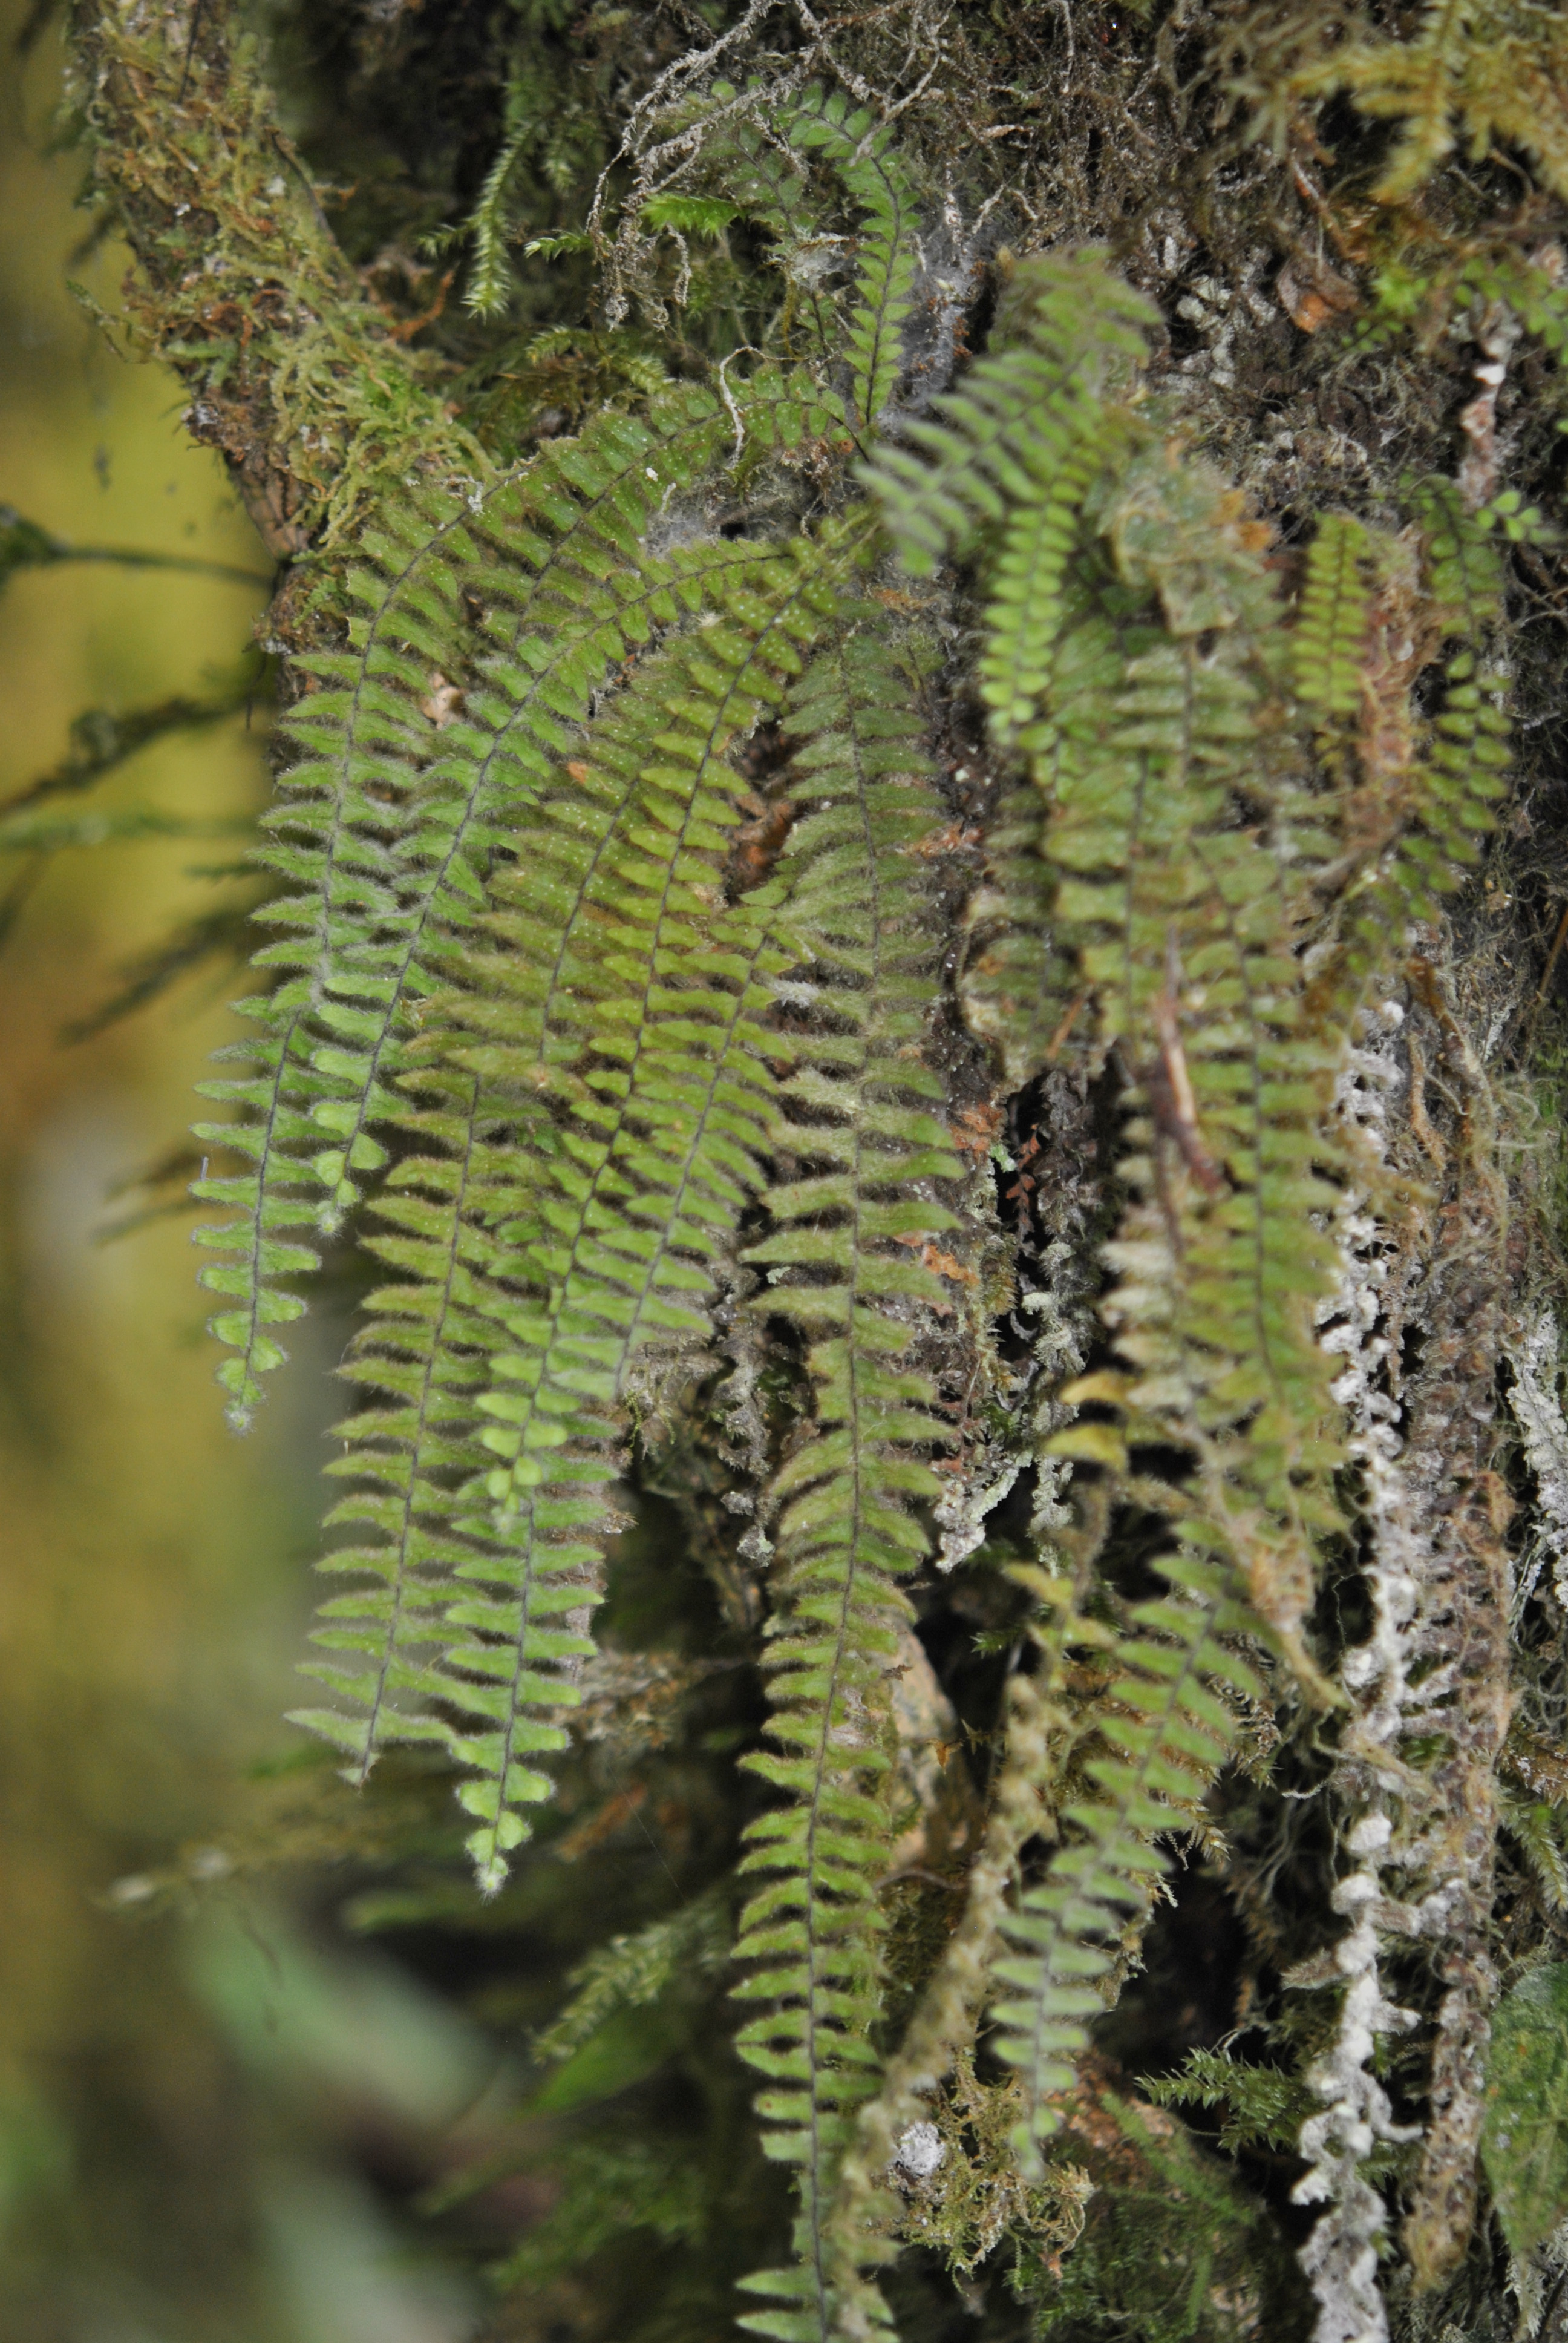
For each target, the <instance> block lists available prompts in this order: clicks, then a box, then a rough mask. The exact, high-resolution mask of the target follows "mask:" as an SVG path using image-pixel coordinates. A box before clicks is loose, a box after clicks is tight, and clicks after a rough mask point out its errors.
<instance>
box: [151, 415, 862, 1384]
mask: <svg viewBox="0 0 1568 2343" xmlns="http://www.w3.org/2000/svg"><path fill="white" fill-rule="evenodd" d="M833 421H834V415H833V411H832V409H831V408H830V407H825V406H824V405H823V404H822V402H821V400H820V398H819V396H818V394H817V393H816V391H815V389H814V387H812V386H811V385H810V383H809V380H807V379H806V378H805V377H783V376H780V375H779V374H778V373H777V372H776V371H775V370H772V369H768V370H765V371H764V372H763V373H762V374H761V375H760V376H759V377H757V378H755V379H754V380H753V381H752V382H751V383H750V384H749V386H748V390H747V435H748V442H749V445H752V446H754V447H760V448H766V447H781V448H784V449H788V448H789V447H793V446H796V445H798V444H799V442H800V441H801V440H802V439H803V438H805V437H809V436H810V435H811V434H812V433H815V432H818V431H820V430H824V429H827V428H829V427H831V426H832V424H833ZM732 431H733V425H732V421H731V417H730V414H729V410H728V409H727V408H726V407H725V405H724V403H723V402H722V401H721V400H719V399H717V398H715V397H712V396H710V395H709V394H708V393H706V392H703V391H699V390H695V389H691V388H683V389H680V390H678V391H672V392H670V393H669V394H668V396H667V397H664V398H663V399H662V400H661V401H659V402H658V403H657V405H656V406H655V407H654V409H653V412H652V413H651V414H650V416H649V417H648V418H647V419H646V420H641V419H638V418H634V417H628V416H623V415H614V414H610V415H601V416H598V417H596V418H595V419H594V420H593V421H592V423H590V425H589V426H588V428H587V429H586V430H585V431H584V432H583V434H582V435H581V437H579V438H578V439H576V440H574V441H570V442H568V443H565V444H564V445H561V446H558V447H551V448H549V449H548V450H547V451H546V452H545V453H544V454H543V455H542V456H540V457H539V458H538V459H536V461H535V462H534V463H533V464H532V465H530V466H529V467H528V468H526V469H525V470H524V471H523V472H522V473H520V474H518V475H517V476H515V477H513V478H509V479H508V480H507V481H505V482H503V483H502V484H500V486H498V488H494V489H493V490H491V491H489V492H488V493H487V494H485V495H480V494H479V492H477V491H476V492H475V496H474V498H473V499H472V500H471V502H469V503H466V502H465V501H464V500H463V499H462V498H455V497H454V498H446V499H436V500H435V501H434V502H419V503H417V504H414V505H411V506H410V507H409V508H407V509H405V510H404V511H403V512H402V513H400V514H397V515H394V516H392V517H390V518H388V519H387V520H386V521H385V522H384V524H383V526H382V528H380V530H379V531H377V532H373V533H370V534H368V535H367V538H365V539H364V541H363V550H364V552H365V553H366V555H367V561H366V564H365V566H364V567H363V568H360V569H359V570H357V571H356V572H355V573H354V575H353V577H352V578H351V580H350V584H351V588H352V590H353V592H354V594H355V596H356V598H357V601H358V603H359V605H360V611H361V615H360V616H359V617H358V618H356V619H355V621H354V622H353V624H352V625H351V628H350V645H349V648H348V649H347V650H345V651H341V652H333V653H321V654H318V655H317V656H316V657H315V658H313V659H308V660H306V661H304V662H302V664H304V665H305V666H306V667H307V669H309V670H310V671H311V672H312V674H313V675H314V676H315V678H316V679H317V689H315V690H313V691H311V692H309V693H308V694H307V697H306V699H304V701H303V702H302V704H301V705H300V707H299V708H298V709H297V710H296V711H295V714H294V716H293V718H292V719H291V731H292V734H293V737H294V739H296V741H297V743H298V744H299V745H300V747H301V748H302V749H304V750H305V752H306V755H305V759H304V761H303V762H302V763H301V764H300V765H298V766H297V768H296V769H294V770H293V771H292V772H291V773H289V774H287V775H286V777H285V779H284V784H283V786H284V789H285V792H286V798H285V802H284V804H283V805H282V806H281V807H280V808H279V809H277V810H276V812H275V813H274V814H273V815H272V816H271V817H269V822H270V827H271V829H272V831H273V834H274V843H273V844H272V845H271V846H270V847H269V848H268V849H267V850H266V857H265V859H266V860H267V861H268V862H269V863H270V865H271V867H272V868H273V869H274V870H276V871H277V872H278V873H279V874H280V875H281V876H282V877H283V878H284V880H286V882H287V884H286V890H285V891H284V892H283V893H282V894H280V895H279V896H278V898H277V899H276V900H274V901H273V902H271V903H269V904H268V906H267V907H266V912H265V914H264V916H265V917H266V919H267V920H269V921H270V922H271V923H272V924H274V925H276V926H277V927H279V928H281V929H283V930H285V932H284V934H283V935H282V936H281V937H280V938H279V939H278V940H277V941H276V942H275V943H272V944H269V945H267V946H266V947H265V948H264V949H263V950H262V951H261V952H260V953H258V954H257V960H258V962H259V963H260V964H261V965H264V966H266V967H268V968H274V969H276V968H281V969H283V970H286V975H285V976H284V978H283V980H282V981H281V982H280V983H277V984H276V986H275V988H274V989H273V990H271V991H270V992H269V993H267V994H266V995H265V996H259V997H257V998H256V999H255V1000H254V1001H246V1002H245V1003H243V1004H242V1007H243V1009H244V1011H245V1013H246V1015H247V1016H248V1017H250V1018H251V1019H253V1020H254V1021H256V1023H257V1024H258V1026H259V1027H260V1032H259V1034H258V1036H257V1038H256V1041H254V1042H249V1043H246V1044H244V1045H239V1046H236V1048H234V1049H233V1050H231V1051H228V1052H226V1054H227V1055H229V1056H230V1057H232V1058H236V1059H241V1060H246V1061H249V1064H250V1067H251V1069H252V1071H248V1072H246V1073H244V1074H241V1075H238V1076H232V1077H230V1076H226V1077H224V1078H222V1079H220V1080H218V1081H214V1082H211V1083H209V1084H208V1085H207V1086H206V1090H207V1095H208V1096H209V1097H215V1098H218V1099H222V1100H224V1101H227V1102H229V1103H230V1104H231V1105H233V1106H236V1107H237V1108H238V1109H239V1110H240V1111H241V1115H242V1118H243V1119H242V1120H240V1121H236V1122H235V1123H226V1124H221V1125H216V1124H215V1125H205V1126H203V1127H202V1130H201V1133H200V1135H201V1136H203V1137H204V1138H206V1139H208V1140H209V1141H213V1142H215V1143H216V1144H221V1145H232V1146H235V1147H237V1148H238V1149H239V1150H240V1151H243V1152H245V1153H247V1154H249V1155H251V1156H252V1157H253V1158H254V1161H255V1169H254V1171H247V1172H244V1173H242V1174H237V1175H230V1176H225V1177H219V1178H215V1179H213V1180H210V1181H206V1182H201V1183H199V1184H198V1187H197V1191H196V1192H197V1193H198V1194H200V1195H201V1196H203V1197H204V1198H206V1200H207V1201H208V1202H214V1203H218V1204H223V1205H226V1206H229V1207H230V1208H232V1209H233V1210H234V1211H235V1212H236V1218H235V1219H234V1220H232V1221H230V1222H227V1223H226V1224H220V1225H217V1226H215V1227H211V1228H208V1229H206V1230H203V1231H202V1232H199V1235H200V1241H201V1242H203V1243H205V1244H206V1245H207V1246H209V1247H210V1248H212V1249H213V1250H215V1251H216V1252H218V1253H219V1254H220V1255H221V1256H222V1258H221V1259H220V1260H219V1261H217V1262H213V1263H210V1264H209V1265H208V1266H207V1267H206V1269H205V1270H204V1271H203V1272H202V1278H203V1282H204V1283H205V1284H206V1285H207V1286H208V1288H209V1289H210V1290H212V1291H213V1292H218V1293H222V1294H225V1295H227V1296H229V1297H231V1298H232V1301H233V1302H234V1303H235V1305H236V1306H234V1307H232V1308H230V1309H227V1310H226V1311H224V1312H221V1313H220V1314H219V1316H218V1317H217V1318H216V1319H215V1320H214V1322H213V1331H214V1332H215V1333H216V1334H217V1336H218V1338H219V1340H220V1341H223V1342H227V1343H229V1344H231V1345H232V1346H233V1347H234V1349H235V1351H236V1353H237V1355H236V1357H235V1358H233V1359H231V1360H229V1361H227V1362H226V1364H225V1365H224V1367H223V1369H222V1371H221V1380H222V1382H223V1383H224V1386H225V1388H226V1390H227V1391H228V1393H230V1413H231V1415H232V1416H233V1418H234V1420H235V1421H236V1423H238V1424H241V1425H243V1423H245V1422H246V1421H247V1420H248V1417H249V1414H250V1413H251V1411H252V1409H253V1408H254V1407H255V1405H256V1401H257V1400H258V1398H259V1397H260V1382H259V1378H260V1376H261V1375H262V1374H263V1373H266V1370H267V1369H268V1368H270V1367H272V1366H275V1365H276V1363H278V1361H279V1360H280V1359H281V1357H282V1355H283V1353H282V1352H281V1350H280V1349H279V1347H278V1345H277V1343H276V1340H275V1339H274V1338H273V1337H272V1336H271V1334H270V1333H268V1332H267V1331H266V1330H267V1328H268V1327H269V1326H271V1325H275V1324H277V1323H279V1322H286V1321H287V1320H289V1319H292V1318H295V1317H297V1315H298V1314H299V1312H300V1310H301V1308H302V1306H303V1305H302V1304H301V1302H300V1301H299V1299H298V1297H297V1295H296V1294H294V1293H293V1292H289V1291H287V1290H286V1288H284V1287H283V1286H282V1285H281V1283H280V1281H282V1280H285V1279H288V1278H292V1277H297V1276H298V1275H300V1274H302V1273H304V1272H307V1271H309V1270H310V1269H311V1268H312V1267H314V1265H315V1256H314V1253H313V1252H312V1251H311V1249H310V1247H309V1245H308V1244H307V1243H306V1242H301V1241H300V1232H302V1231H308V1230H309V1229H311V1228H312V1226H313V1225H316V1224H319V1225H321V1226H322V1227H324V1228H327V1229H331V1228H333V1227H335V1226H336V1225H337V1222H339V1221H340V1220H341V1218H342V1216H343V1214H344V1213H345V1212H347V1211H348V1210H350V1209H351V1208H352V1206H353V1205H354V1203H355V1202H356V1200H357V1197H358V1195H359V1193H360V1192H361V1190H362V1189H363V1187H364V1185H365V1182H366V1181H367V1178H368V1177H370V1176H371V1175H373V1174H374V1173H375V1172H377V1171H378V1170H379V1169H380V1167H381V1166H382V1165H384V1163H385V1161H386V1160H387V1151H386V1147H385V1144H384V1142H383V1141H382V1140H380V1139H378V1138H377V1137H376V1135H375V1132H376V1130H377V1126H378V1125H380V1124H382V1123H384V1122H385V1121H387V1119H388V1118H389V1117H392V1118H394V1119H395V1114H396V1109H395V1106H394V1101H395V1099H396V1096H397V1091H396V1081H397V1074H398V1071H399V1070H400V1068H401V1066H402V1064H403V1053H404V1051H405V1048H406V1044H407V1036H408V1032H409V1030H410V1025H411V1022H412V1021H413V1020H414V1018H415V1016H416V1013H417V1004H418V1002H419V1001H421V1000H422V999H424V998H426V997H427V996H428V994H429V993H430V991H431V990H433V989H436V988H437V987H438V985H439V984H440V983H441V982H442V981H443V977H442V969H443V962H444V958H445V957H446V956H447V954H449V952H450V950H451V944H450V938H451V936H452V935H453V933H454V932H460V931H461V930H462V929H463V928H464V927H465V926H466V925H467V922H468V921H469V920H471V918H472V916H473V913H474V910H475V907H476V905H477V902H478V900H479V899H480V893H481V888H482V880H483V875H484V872H485V870H487V867H488V865H489V863H490V861H491V860H492V859H493V857H494V856H495V854H496V852H497V851H498V848H499V846H500V845H501V843H502V841H503V840H504V839H505V836H506V832H507V826H508V822H510V821H511V820H515V819H516V817H517V815H518V812H519V811H520V810H521V809H523V808H524V807H526V806H527V805H528V803H530V802H531V800H532V799H533V798H534V796H535V795H536V794H537V792H538V789H539V787H540V786H541V784H542V782H543V781H544V779H545V778H546V777H547V776H548V773H549V771H550V769H551V767H552V761H553V760H554V759H557V758H558V756H559V755H560V754H561V753H562V752H563V751H564V750H565V749H566V748H567V747H568V744H569V741H570V739H571V732H572V728H573V727H574V726H575V725H577V724H579V723H580V722H581V721H582V720H583V719H585V718H586V716H587V715H588V709H589V706H590V703H591V700H592V697H593V695H594V693H595V692H596V691H597V690H598V689H599V688H600V687H601V685H602V684H603V683H604V681H605V679H606V677H607V675H608V673H609V672H610V671H611V670H613V669H615V668H617V667H618V665H619V664H620V663H621V662H623V661H624V660H625V659H628V657H632V656H635V655H636V654H637V652H638V650H639V649H641V648H642V647H643V646H645V645H646V644H647V643H648V641H649V640H650V639H651V638H653V637H654V636H655V635H656V634H657V633H658V631H659V630H660V629H663V628H669V627H672V626H675V625H678V624H679V623H681V622H682V621H683V620H686V619H689V618H690V617H691V616H692V615H693V614H694V613H696V612H697V611H699V609H700V608H702V607H703V605H704V603H705V602H706V601H709V600H710V599H712V598H714V597H715V596H718V597H721V596H722V594H723V591H724V588H725V586H726V583H727V581H728V580H729V578H731V577H732V576H733V575H734V574H735V573H736V572H737V570H738V568H743V567H744V565H745V563H746V562H747V561H748V560H750V559H754V558H755V548H754V547H749V546H747V545H744V544H739V545H738V544H735V543H732V542H731V541H729V540H727V539H725V538H719V537H710V536H708V535H706V534H704V533H703V532H701V531H700V530H698V529H692V530H691V531H690V532H689V537H690V541H689V542H682V541H681V539H682V536H683V534H684V533H685V532H683V529H682V527H681V524H680V522H679V519H678V508H679V503H680V500H681V499H682V498H686V497H689V495H690V494H691V493H692V492H693V491H695V490H696V489H697V488H699V487H700V484H701V482H702V480H703V478H705V476H706V475H707V474H708V472H709V470H711V468H713V466H714V465H715V463H716V462H717V461H718V460H719V458H720V456H721V455H723V454H724V453H726V452H727V451H728V450H729V447H730V444H731V437H732ZM672 507H673V508H675V509H674V510H672ZM667 517H668V518H667ZM661 526H662V527H663V528H666V529H667V531H668V541H667V542H665V543H663V544H662V545H660V543H659V542H658V538H659V533H660V529H661ZM285 1232H287V1233H285Z"/></svg>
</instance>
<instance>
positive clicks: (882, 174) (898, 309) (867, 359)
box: [784, 88, 919, 434]
mask: <svg viewBox="0 0 1568 2343" xmlns="http://www.w3.org/2000/svg"><path fill="white" fill-rule="evenodd" d="M784 135H785V136H786V137H787V138H788V139H789V143H790V144H791V145H792V146H796V147H798V148H800V149H803V150H804V151H805V152H806V153H808V154H819V155H821V156H824V157H825V158H826V160H827V161H829V163H831V165H832V166H833V167H834V169H835V170H836V171H837V173H838V175H839V178H840V180H841V181H842V183H843V186H844V191H845V193H846V194H847V195H848V196H849V200H850V201H851V203H853V204H855V205H857V206H859V210H860V212H861V214H862V215H863V217H862V222H861V227H860V234H859V245H858V250H857V261H858V266H857V271H856V278H855V288H854V293H853V297H852V299H851V302H850V307H849V321H848V322H849V339H848V355H849V404H850V408H851V411H852V414H853V417H854V419H855V422H856V425H857V427H858V428H859V431H860V432H861V433H863V434H864V433H869V432H870V431H873V430H875V429H877V428H878V427H879V426H880V424H881V422H882V420H883V417H884V416H885V414H886V412H887V410H888V408H889V407H890V406H891V404H892V400H893V397H894V393H895V392H896V391H897V389H898V386H899V377H900V373H901V371H902V343H901V337H902V332H903V327H904V325H905V323H906V321H907V319H908V317H909V315H910V309H911V308H912V307H913V306H914V287H915V271H916V264H917V246H916V241H915V238H916V231H917V227H918V225H919V223H918V220H917V217H916V212H915V197H914V188H913V186H912V185H911V183H910V175H909V170H908V168H907V166H906V165H905V163H904V161H903V158H902V156H900V154H899V151H898V149H897V147H896V146H894V144H893V134H892V131H891V129H890V128H889V127H888V126H885V125H879V124H878V123H877V121H876V119H875V117H874V116H872V115H871V114H870V113H869V112H868V111H867V110H866V109H864V108H861V109H860V110H859V112H856V113H851V112H850V111H849V102H848V100H847V99H846V98H845V96H844V94H843V92H842V91H841V90H833V91H824V90H822V89H820V88H811V89H808V90H806V91H804V92H803V93H802V95H801V96H800V97H799V98H798V99H797V100H796V102H795V110H794V112H793V114H792V116H790V117H789V120H788V122H787V123H786V125H785V133H784Z"/></svg>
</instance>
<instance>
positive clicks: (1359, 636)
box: [1291, 513, 1371, 731]
mask: <svg viewBox="0 0 1568 2343" xmlns="http://www.w3.org/2000/svg"><path fill="white" fill-rule="evenodd" d="M1367 552H1368V546H1367V536H1366V531H1365V530H1364V529H1363V528H1362V525H1361V523H1360V522H1359V521H1358V520H1354V519H1352V517H1351V516H1350V514H1349V513H1325V514H1324V515H1323V517H1322V519H1321V520H1320V521H1319V523H1318V527H1317V533H1316V535H1315V536H1314V537H1313V538H1312V544H1311V545H1310V546H1309V548H1307V568H1306V577H1305V579H1304V581H1303V583H1302V598H1301V604H1300V607H1299V608H1298V610H1297V613H1296V624H1295V627H1294V628H1293V630H1292V637H1291V654H1292V666H1293V669H1294V681H1295V687H1296V696H1297V698H1298V699H1300V700H1301V701H1302V705H1303V706H1304V707H1306V708H1308V709H1311V711H1312V715H1313V717H1314V718H1315V719H1317V721H1318V723H1319V725H1320V727H1322V729H1324V730H1325V731H1327V730H1330V729H1332V727H1333V726H1334V725H1335V724H1336V723H1337V722H1340V721H1342V719H1345V718H1347V717H1352V716H1353V715H1354V714H1355V713H1356V709H1357V707H1358V705H1359V703H1360V699H1361V676H1362V667H1361V662H1362V651H1363V649H1364V648H1365V636H1366V628H1367V620H1368V616H1369V605H1370V601H1371V597H1370V595H1369V593H1368V590H1367V583H1366V578H1365V577H1364V575H1363V568H1364V564H1365V560H1366V556H1367Z"/></svg>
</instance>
